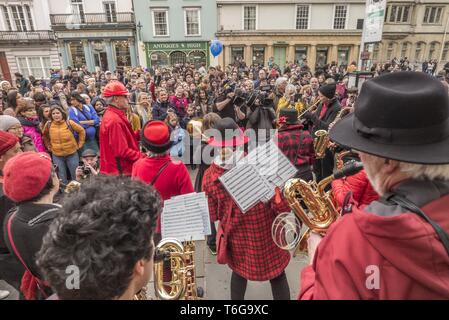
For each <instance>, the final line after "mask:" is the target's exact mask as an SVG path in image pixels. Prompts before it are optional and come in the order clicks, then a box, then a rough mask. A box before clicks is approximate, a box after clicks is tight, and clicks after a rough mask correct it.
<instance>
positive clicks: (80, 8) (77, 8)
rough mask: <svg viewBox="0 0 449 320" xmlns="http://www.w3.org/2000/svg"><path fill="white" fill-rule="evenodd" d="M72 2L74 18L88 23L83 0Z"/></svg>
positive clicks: (73, 0) (72, 0)
mask: <svg viewBox="0 0 449 320" xmlns="http://www.w3.org/2000/svg"><path fill="white" fill-rule="evenodd" d="M70 3H71V5H72V14H73V16H74V18H75V19H76V20H78V21H79V22H80V23H86V18H85V17H84V5H83V0H71V2H70ZM74 22H75V21H74Z"/></svg>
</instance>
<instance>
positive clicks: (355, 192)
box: [332, 170, 379, 208]
mask: <svg viewBox="0 0 449 320" xmlns="http://www.w3.org/2000/svg"><path fill="white" fill-rule="evenodd" d="M348 192H352V198H353V200H354V201H355V202H356V203H357V204H358V205H359V206H361V205H368V204H370V203H371V202H373V201H375V200H377V199H379V195H378V194H377V192H376V191H375V190H374V189H373V186H372V185H371V183H370V182H369V180H368V177H367V175H366V172H365V170H362V171H360V172H359V173H357V174H356V175H353V176H351V177H347V178H343V179H339V180H335V181H334V182H332V194H333V196H334V199H335V201H336V202H337V204H338V207H339V208H341V206H342V205H343V202H344V201H345V198H346V195H347V194H348Z"/></svg>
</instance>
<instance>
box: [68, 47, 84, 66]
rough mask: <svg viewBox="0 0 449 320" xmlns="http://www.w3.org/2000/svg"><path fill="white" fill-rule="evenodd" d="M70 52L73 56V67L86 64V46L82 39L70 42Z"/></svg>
mask: <svg viewBox="0 0 449 320" xmlns="http://www.w3.org/2000/svg"><path fill="white" fill-rule="evenodd" d="M69 45H70V54H71V56H72V67H74V68H81V67H82V66H83V65H85V64H86V57H85V56H84V48H83V44H82V42H81V41H77V42H70V44H69Z"/></svg>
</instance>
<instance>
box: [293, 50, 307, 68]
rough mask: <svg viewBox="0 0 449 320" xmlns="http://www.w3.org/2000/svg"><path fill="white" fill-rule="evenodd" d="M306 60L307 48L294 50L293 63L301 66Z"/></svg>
mask: <svg viewBox="0 0 449 320" xmlns="http://www.w3.org/2000/svg"><path fill="white" fill-rule="evenodd" d="M305 59H307V47H305V46H301V47H296V48H295V63H296V64H299V65H303V63H304V60H305Z"/></svg>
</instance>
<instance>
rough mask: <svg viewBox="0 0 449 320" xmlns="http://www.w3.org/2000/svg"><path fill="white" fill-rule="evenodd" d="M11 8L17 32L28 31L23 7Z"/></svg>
mask: <svg viewBox="0 0 449 320" xmlns="http://www.w3.org/2000/svg"><path fill="white" fill-rule="evenodd" d="M10 8H11V12H12V16H13V19H14V23H15V24H16V29H17V31H28V28H27V24H26V19H25V14H24V12H23V8H22V7H21V6H11V7H10Z"/></svg>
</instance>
